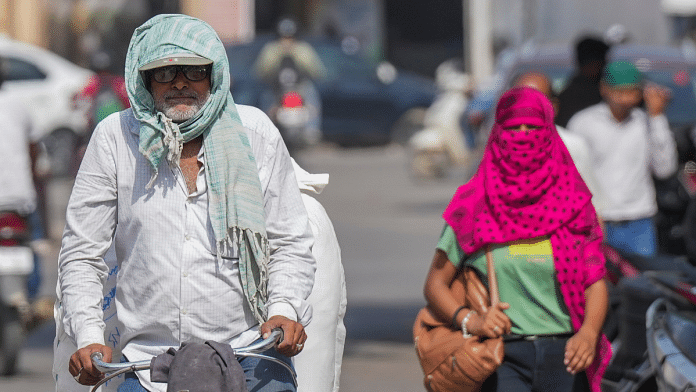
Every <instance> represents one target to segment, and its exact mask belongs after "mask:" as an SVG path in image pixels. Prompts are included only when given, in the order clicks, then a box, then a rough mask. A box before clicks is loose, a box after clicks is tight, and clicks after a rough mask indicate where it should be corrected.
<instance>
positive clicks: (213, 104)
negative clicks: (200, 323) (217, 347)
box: [125, 15, 269, 323]
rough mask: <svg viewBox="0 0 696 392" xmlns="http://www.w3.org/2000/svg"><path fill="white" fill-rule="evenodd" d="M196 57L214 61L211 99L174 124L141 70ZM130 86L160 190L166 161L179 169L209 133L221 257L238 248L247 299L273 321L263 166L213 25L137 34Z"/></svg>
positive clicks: (156, 27) (190, 21)
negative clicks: (185, 151) (176, 57)
mask: <svg viewBox="0 0 696 392" xmlns="http://www.w3.org/2000/svg"><path fill="white" fill-rule="evenodd" d="M182 52H190V53H194V54H197V55H199V56H202V57H205V58H208V59H211V60H213V70H212V74H211V92H210V98H209V99H208V101H207V102H206V103H205V105H204V106H203V108H202V109H201V110H200V111H199V112H198V113H197V114H196V115H195V116H194V117H192V118H191V119H189V120H187V121H186V122H183V123H181V124H176V123H173V122H172V121H171V120H170V119H168V118H167V117H166V116H165V115H164V114H163V113H161V112H160V113H155V103H154V99H153V97H152V95H151V94H150V92H149V91H148V89H147V88H146V86H145V84H144V81H143V79H142V77H141V75H140V73H139V72H138V68H139V67H141V66H143V65H144V64H147V63H149V62H151V61H154V60H157V59H159V58H162V57H164V56H167V55H171V54H177V53H182ZM125 75H126V88H127V90H128V97H129V98H130V101H131V106H132V108H133V113H134V115H135V117H136V118H137V119H138V120H139V121H140V152H141V153H142V154H143V155H144V156H145V158H146V159H147V160H148V162H149V163H150V165H151V166H152V178H151V180H150V182H149V184H148V187H151V186H153V184H154V183H155V179H156V178H157V174H158V170H159V168H160V163H161V162H162V160H163V158H165V159H166V160H167V162H168V163H169V164H170V165H178V163H179V158H180V156H181V149H182V144H183V143H185V142H188V141H190V140H193V139H195V138H196V137H198V136H200V135H203V148H204V151H205V165H206V180H207V182H208V197H209V204H208V205H209V208H208V210H209V212H208V213H209V215H210V220H211V222H212V226H213V231H214V233H215V239H216V242H217V251H218V261H221V259H220V255H222V254H224V253H225V252H227V251H229V249H231V248H230V247H236V248H237V249H238V253H239V270H240V277H241V281H242V287H243V289H244V293H245V295H246V298H247V300H248V302H249V304H250V306H251V309H252V310H253V312H254V315H255V317H256V319H257V321H259V322H260V323H263V321H264V320H265V319H266V317H267V315H266V300H267V298H268V290H267V277H268V268H267V265H268V258H269V245H268V237H267V235H266V226H265V218H264V209H263V197H262V193H261V183H260V180H259V175H258V170H257V168H256V161H255V159H254V155H253V154H252V151H251V146H250V144H249V140H248V138H247V135H246V132H245V130H244V127H243V126H242V123H241V120H240V119H239V114H238V113H237V109H236V106H235V104H234V101H233V99H232V94H231V93H230V72H229V63H228V60H227V54H226V52H225V49H224V47H223V45H222V42H221V41H220V39H219V38H218V36H217V34H216V33H215V31H214V30H213V28H212V27H210V25H208V24H207V23H205V22H203V21H201V20H198V19H195V18H192V17H189V16H185V15H158V16H155V17H154V18H152V19H150V20H148V21H147V22H145V23H144V24H143V25H142V26H140V27H138V28H137V29H136V30H135V32H134V33H133V37H132V38H131V42H130V46H129V47H128V54H127V56H126V70H125Z"/></svg>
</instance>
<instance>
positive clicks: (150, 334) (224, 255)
mask: <svg viewBox="0 0 696 392" xmlns="http://www.w3.org/2000/svg"><path fill="white" fill-rule="evenodd" d="M125 77H126V87H127V91H128V96H129V99H130V102H131V105H132V107H131V108H130V109H127V110H124V111H121V112H119V113H114V114H112V115H110V116H108V117H107V118H106V119H104V120H103V121H102V122H100V123H99V125H98V126H97V128H96V130H95V132H94V134H93V136H92V138H91V140H90V143H89V145H88V147H87V150H86V152H85V156H84V159H83V161H82V165H81V166H80V170H79V171H78V174H77V177H76V178H75V185H74V187H73V191H72V195H71V197H70V201H69V203H68V208H67V212H66V227H65V231H64V234H63V241H62V247H61V250H60V255H59V267H58V268H59V269H58V287H57V291H58V294H59V296H60V297H59V299H58V301H59V305H58V314H59V315H60V317H61V320H62V323H63V327H64V330H65V333H66V335H67V336H68V337H69V338H70V339H72V340H73V342H74V344H76V347H77V351H76V352H75V353H74V354H72V356H71V357H70V361H69V364H68V371H69V373H70V375H71V376H73V378H74V379H75V380H76V381H77V382H78V383H80V384H83V385H94V384H96V383H97V382H98V381H99V380H100V379H101V378H102V377H103V374H101V373H100V372H99V370H97V369H96V368H95V367H94V366H93V365H92V361H91V359H90V356H91V355H92V354H93V353H95V352H100V353H102V355H103V356H104V359H105V360H106V361H107V362H110V361H111V360H112V349H111V347H109V346H107V345H105V338H104V332H105V331H104V329H105V324H104V320H103V319H104V317H103V316H104V303H105V300H104V294H103V285H104V281H105V280H106V278H107V276H108V275H109V273H110V272H111V271H109V269H108V265H107V263H106V262H105V261H104V256H105V254H106V252H107V250H108V249H109V247H110V246H113V248H114V252H115V257H116V260H117V265H118V267H119V271H118V274H117V281H116V289H115V292H114V295H113V298H112V299H113V302H114V303H115V305H116V310H117V312H116V314H117V316H116V317H118V321H119V323H120V324H121V325H123V329H122V330H121V333H120V334H119V335H118V336H117V338H118V345H119V347H120V351H121V353H122V358H113V359H115V360H116V361H118V360H119V359H120V360H122V361H142V360H151V359H152V358H153V357H154V356H157V355H159V354H162V353H164V352H165V351H167V350H168V349H169V348H170V347H175V348H178V347H180V345H181V344H183V343H184V342H187V341H194V342H204V341H207V340H211V341H216V342H219V343H223V344H229V345H231V346H232V347H241V346H246V345H248V344H251V343H252V342H254V341H257V340H258V339H260V338H261V337H267V336H268V334H269V333H270V331H271V330H272V329H273V328H282V329H283V331H284V339H283V341H282V342H280V343H279V344H278V345H277V346H276V347H275V348H273V349H270V350H268V351H266V352H265V354H266V355H269V356H273V357H275V358H277V359H279V360H281V361H284V362H286V363H288V364H290V362H291V360H290V357H292V356H294V355H296V354H298V353H299V352H300V351H302V348H303V345H304V343H305V340H306V339H307V335H306V333H305V331H304V326H305V325H307V324H309V322H310V320H311V316H312V310H311V306H310V305H309V303H308V302H307V300H306V298H307V297H308V296H309V294H310V291H311V289H312V286H313V284H314V271H315V261H314V257H313V256H312V253H311V248H312V245H313V242H314V240H313V236H312V232H311V228H310V226H309V221H308V217H307V212H306V210H305V207H304V204H303V203H302V198H301V195H300V191H299V189H298V187H297V180H296V178H295V174H294V170H293V166H292V161H291V159H290V156H289V154H288V152H287V149H286V148H285V145H284V143H283V141H282V138H281V137H280V134H279V132H278V130H277V129H276V128H275V127H274V126H273V124H272V123H271V121H270V120H269V119H268V117H267V116H266V115H264V114H263V113H262V112H261V111H260V110H258V109H256V108H253V107H248V106H242V105H235V103H234V101H233V99H232V96H231V93H230V72H229V62H228V59H227V55H226V52H225V48H224V46H223V44H222V42H221V41H220V38H219V37H218V35H217V34H216V33H215V31H214V30H213V28H212V27H210V25H208V24H207V23H205V22H203V21H201V20H199V19H196V18H192V17H189V16H185V15H167V14H162V15H157V16H155V17H153V18H151V19H150V20H148V21H146V22H145V23H144V24H143V25H141V26H140V27H138V28H137V29H136V30H135V31H134V33H133V36H132V39H131V42H130V46H129V49H128V54H127V57H126V69H125ZM56 349H58V350H60V342H57V344H56ZM239 363H240V365H241V367H242V369H243V371H244V374H245V378H246V384H247V388H248V389H249V390H254V391H278V390H283V391H286V390H287V391H294V390H295V387H294V385H293V382H292V377H291V375H290V374H289V372H288V371H287V370H286V369H285V368H283V367H281V366H280V365H278V364H276V363H274V362H271V361H264V360H261V359H259V358H243V359H241V360H240V361H239ZM59 381H60V380H57V382H59ZM166 389H167V386H166V385H164V384H163V383H155V382H152V381H151V380H150V377H149V373H148V372H137V374H135V375H134V374H132V373H129V375H127V376H125V380H124V382H123V383H122V384H121V385H120V386H119V391H122V392H123V391H161V392H164V391H165V390H166Z"/></svg>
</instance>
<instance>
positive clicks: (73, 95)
mask: <svg viewBox="0 0 696 392" xmlns="http://www.w3.org/2000/svg"><path fill="white" fill-rule="evenodd" d="M0 58H2V59H3V66H4V69H5V71H6V80H5V83H4V84H3V85H2V91H3V92H7V93H10V94H14V95H16V96H17V98H18V99H20V100H22V101H23V102H24V103H25V104H26V106H27V108H28V109H29V111H30V113H31V114H32V118H33V120H34V126H36V127H37V129H38V130H39V132H40V134H41V135H43V137H42V141H43V144H44V145H45V147H46V151H47V153H48V157H49V162H50V168H51V174H53V175H54V176H66V175H71V174H73V173H74V169H75V168H74V165H75V161H74V159H75V154H76V151H77V147H78V145H79V142H80V139H81V137H82V136H84V135H85V134H87V131H88V129H87V128H88V113H89V108H90V105H91V101H90V97H89V96H87V95H86V94H85V89H86V87H87V86H88V85H89V83H90V78H92V77H93V76H94V73H93V72H92V71H90V70H88V69H85V68H82V67H79V66H77V65H75V64H73V63H71V62H70V61H68V60H66V59H64V58H63V57H60V56H59V55H57V54H55V53H53V52H50V51H48V50H46V49H43V48H40V47H37V46H34V45H30V44H27V43H23V42H19V41H15V40H12V39H9V38H7V37H4V36H0Z"/></svg>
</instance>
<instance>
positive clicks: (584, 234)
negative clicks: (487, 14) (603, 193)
mask: <svg viewBox="0 0 696 392" xmlns="http://www.w3.org/2000/svg"><path fill="white" fill-rule="evenodd" d="M591 197H592V195H591V194H590V192H589V190H588V189H587V186H586V185H585V182H584V181H583V180H582V178H581V177H580V174H579V173H578V171H577V169H576V168H575V165H574V164H573V160H572V158H571V157H570V155H569V154H568V150H567V149H566V148H565V146H564V145H563V142H562V141H561V139H560V137H559V136H558V133H557V132H556V128H555V126H554V123H553V107H552V105H551V102H550V101H549V100H548V98H546V96H545V95H544V94H542V93H541V92H539V91H537V90H535V89H532V88H528V87H517V88H513V89H511V90H508V91H507V92H505V93H504V94H503V95H502V96H501V98H500V100H499V101H498V105H497V108H496V112H495V125H494V127H493V129H492V131H491V134H490V136H489V139H488V143H487V145H486V148H485V151H484V155H483V158H482V160H481V164H480V165H479V168H478V170H477V172H476V174H475V175H474V177H473V178H472V179H471V180H470V181H469V182H467V183H466V184H464V185H462V186H461V187H459V189H457V191H456V193H455V195H454V197H453V198H452V201H451V202H450V204H449V206H448V207H447V208H446V210H445V212H444V214H443V217H444V219H445V222H446V223H445V225H444V228H443V231H442V234H441V235H440V240H439V242H438V244H437V247H436V251H435V256H434V257H433V261H432V264H431V267H430V270H429V272H428V277H427V279H426V283H425V288H424V294H425V298H426V300H427V302H428V305H429V306H430V307H431V309H433V310H434V312H435V313H436V314H437V315H438V316H439V317H440V318H441V319H442V320H448V321H449V322H452V323H453V325H454V326H455V327H456V328H460V327H461V329H462V332H463V333H464V334H465V335H466V334H472V335H475V336H481V337H484V338H486V337H487V338H496V337H500V336H503V337H504V340H505V357H504V358H503V363H502V365H501V366H500V367H499V368H498V369H497V371H496V373H495V374H494V375H493V376H491V377H490V378H489V379H488V380H486V382H485V383H484V385H483V388H482V390H483V391H500V392H502V391H505V392H507V391H520V390H523V391H530V390H535V391H571V390H572V389H573V386H574V383H575V376H576V375H578V374H583V376H584V375H586V376H587V379H588V382H589V385H590V386H591V389H592V391H594V392H599V390H600V381H601V378H602V374H603V372H604V370H605V369H606V366H607V364H608V363H609V359H610V358H611V346H610V344H609V342H608V340H607V339H606V337H604V335H603V334H602V333H601V328H602V324H603V322H604V318H605V316H606V312H607V307H608V304H607V288H606V283H605V281H604V276H605V274H606V269H605V259H604V255H603V254H602V252H601V251H600V244H601V242H602V231H601V229H600V227H599V222H598V221H597V217H596V214H595V211H594V207H593V206H592V203H591ZM487 250H490V251H491V253H492V256H493V259H494V263H495V270H496V275H497V279H498V286H499V294H500V301H501V302H500V303H499V304H498V305H497V306H495V307H491V308H489V310H488V311H487V312H486V313H485V314H477V313H476V311H473V310H469V309H467V308H465V307H459V303H460V302H459V301H457V300H456V299H455V298H454V297H452V292H451V291H450V289H449V287H450V284H451V283H452V281H453V280H454V279H455V278H456V276H457V274H458V272H459V271H460V270H461V269H462V268H465V267H471V268H474V269H475V270H477V271H478V272H479V273H480V276H482V278H481V280H482V281H486V280H487V269H486V256H485V253H486V251H487ZM582 372H584V373H582Z"/></svg>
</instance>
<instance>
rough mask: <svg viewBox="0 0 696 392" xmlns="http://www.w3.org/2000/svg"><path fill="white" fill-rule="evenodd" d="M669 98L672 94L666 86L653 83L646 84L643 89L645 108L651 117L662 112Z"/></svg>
mask: <svg viewBox="0 0 696 392" xmlns="http://www.w3.org/2000/svg"><path fill="white" fill-rule="evenodd" d="M671 98H672V95H671V92H670V91H669V89H668V88H666V87H662V86H660V85H657V84H654V83H651V84H648V85H646V86H645V88H644V89H643V100H644V101H645V108H646V109H647V111H648V114H649V115H650V116H651V117H653V116H659V115H660V114H662V113H664V112H665V108H666V107H667V103H669V100H670V99H671Z"/></svg>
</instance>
